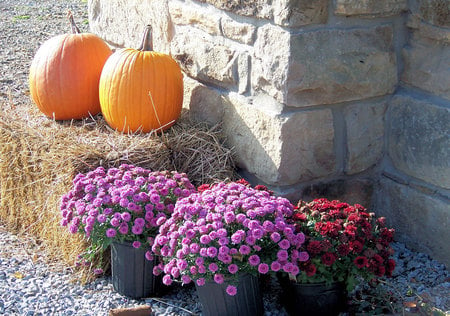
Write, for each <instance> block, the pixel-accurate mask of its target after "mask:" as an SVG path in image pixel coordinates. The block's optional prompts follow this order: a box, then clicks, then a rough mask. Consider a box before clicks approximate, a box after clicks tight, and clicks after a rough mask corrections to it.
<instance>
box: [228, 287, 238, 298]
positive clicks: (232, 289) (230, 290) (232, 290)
mask: <svg viewBox="0 0 450 316" xmlns="http://www.w3.org/2000/svg"><path fill="white" fill-rule="evenodd" d="M226 292H227V294H228V295H230V296H234V295H236V293H237V288H236V287H235V286H234V285H228V286H227V289H226Z"/></svg>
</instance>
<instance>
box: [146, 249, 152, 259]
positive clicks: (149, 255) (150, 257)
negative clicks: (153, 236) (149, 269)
mask: <svg viewBox="0 0 450 316" xmlns="http://www.w3.org/2000/svg"><path fill="white" fill-rule="evenodd" d="M145 259H147V260H148V261H152V260H153V254H152V253H151V252H150V251H146V252H145Z"/></svg>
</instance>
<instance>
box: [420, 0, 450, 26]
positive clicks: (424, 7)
mask: <svg viewBox="0 0 450 316" xmlns="http://www.w3.org/2000/svg"><path fill="white" fill-rule="evenodd" d="M412 11H413V13H414V14H418V15H419V16H420V18H421V19H423V20H425V21H426V22H427V23H430V24H433V25H437V26H441V27H450V1H448V0H418V5H417V7H416V8H413V9H412Z"/></svg>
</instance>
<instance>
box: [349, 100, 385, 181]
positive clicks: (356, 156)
mask: <svg viewBox="0 0 450 316" xmlns="http://www.w3.org/2000/svg"><path fill="white" fill-rule="evenodd" d="M386 107H387V104H386V102H385V101H377V102H371V103H367V102H366V103H362V104H355V105H351V106H348V107H346V108H345V110H344V116H345V125H346V130H347V133H346V134H347V154H348V156H347V162H346V166H345V172H346V173H347V174H354V173H358V172H361V171H364V170H366V169H368V168H370V167H372V166H373V165H375V164H376V163H377V162H378V161H379V160H380V159H381V157H382V155H383V152H382V151H383V145H384V114H385V111H386Z"/></svg>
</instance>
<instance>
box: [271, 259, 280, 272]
mask: <svg viewBox="0 0 450 316" xmlns="http://www.w3.org/2000/svg"><path fill="white" fill-rule="evenodd" d="M270 269H271V270H272V271H274V272H277V271H280V269H281V264H280V263H279V262H278V261H274V262H272V264H271V265H270Z"/></svg>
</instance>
